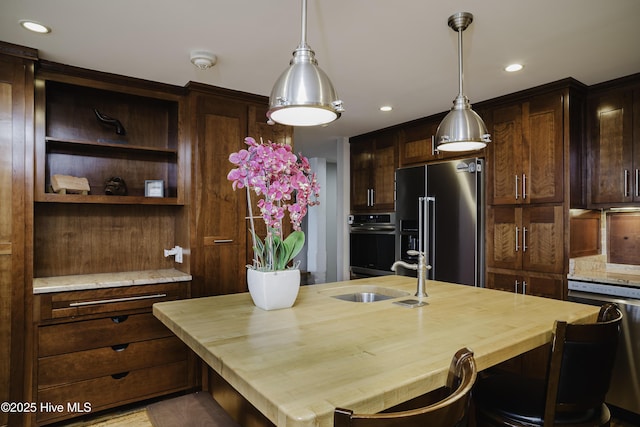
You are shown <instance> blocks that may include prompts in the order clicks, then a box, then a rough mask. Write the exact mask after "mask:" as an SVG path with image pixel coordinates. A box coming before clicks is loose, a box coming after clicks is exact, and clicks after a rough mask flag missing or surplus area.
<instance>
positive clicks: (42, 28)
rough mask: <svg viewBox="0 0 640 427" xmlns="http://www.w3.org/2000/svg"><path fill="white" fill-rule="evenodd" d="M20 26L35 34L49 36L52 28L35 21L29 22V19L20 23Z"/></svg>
mask: <svg viewBox="0 0 640 427" xmlns="http://www.w3.org/2000/svg"><path fill="white" fill-rule="evenodd" d="M20 25H22V27H23V28H25V29H27V30H29V31H33V32H34V33H40V34H47V33H50V32H51V28H49V27H47V26H46V25H42V24H41V23H39V22H35V21H29V20H27V19H23V20H22V21H20Z"/></svg>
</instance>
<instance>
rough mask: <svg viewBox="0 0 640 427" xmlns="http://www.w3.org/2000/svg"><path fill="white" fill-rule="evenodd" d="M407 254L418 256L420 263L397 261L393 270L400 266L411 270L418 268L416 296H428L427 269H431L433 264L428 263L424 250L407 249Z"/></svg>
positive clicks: (392, 267)
mask: <svg viewBox="0 0 640 427" xmlns="http://www.w3.org/2000/svg"><path fill="white" fill-rule="evenodd" d="M407 255H412V256H418V263H417V264H409V263H407V262H404V261H396V262H394V263H393V265H392V266H391V271H396V268H397V267H398V266H402V267H404V268H407V269H409V270H416V271H417V272H418V283H417V290H416V296H417V297H426V296H428V295H427V292H426V291H425V281H426V280H427V270H431V266H430V265H428V264H427V263H426V257H425V255H424V252H420V251H416V250H413V249H410V250H408V251H407Z"/></svg>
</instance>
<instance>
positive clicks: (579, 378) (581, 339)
mask: <svg viewBox="0 0 640 427" xmlns="http://www.w3.org/2000/svg"><path fill="white" fill-rule="evenodd" d="M621 320H622V312H621V311H620V310H619V309H618V308H617V307H616V306H615V305H613V304H606V305H604V306H603V307H602V308H601V310H600V314H599V316H598V322H597V323H590V324H567V323H566V322H561V321H557V322H556V325H555V333H554V338H553V347H552V351H551V360H550V364H549V372H548V381H547V396H546V405H545V416H544V420H545V425H547V424H548V423H550V424H549V425H552V423H553V420H554V419H555V418H556V416H563V415H565V416H566V415H570V414H571V413H576V414H577V413H584V412H585V411H588V410H590V409H594V410H597V409H598V408H599V407H600V406H601V405H602V404H603V403H604V399H605V395H606V394H607V391H608V390H609V385H610V382H611V374H612V371H613V364H614V361H615V357H616V349H617V347H618V337H619V334H620V322H621Z"/></svg>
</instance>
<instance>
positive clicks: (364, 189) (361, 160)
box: [350, 140, 375, 211]
mask: <svg viewBox="0 0 640 427" xmlns="http://www.w3.org/2000/svg"><path fill="white" fill-rule="evenodd" d="M374 144H375V142H374V141H373V140H367V141H357V142H355V141H354V142H352V143H351V146H350V148H351V210H353V211H368V210H370V209H371V208H372V207H371V190H372V188H373V185H372V178H371V174H372V172H373V164H374V163H373V157H374V156H375V151H374V150H375V146H374Z"/></svg>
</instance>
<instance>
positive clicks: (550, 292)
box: [487, 272, 563, 299]
mask: <svg viewBox="0 0 640 427" xmlns="http://www.w3.org/2000/svg"><path fill="white" fill-rule="evenodd" d="M487 276H488V279H489V280H490V282H491V284H492V286H491V287H492V288H493V289H499V290H502V291H507V292H514V293H516V294H523V295H534V296H539V297H547V298H556V299H562V286H563V280H562V279H561V278H559V277H557V276H554V275H544V274H541V273H535V272H520V273H519V274H517V273H512V272H506V273H493V272H490V273H488V275H487Z"/></svg>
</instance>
